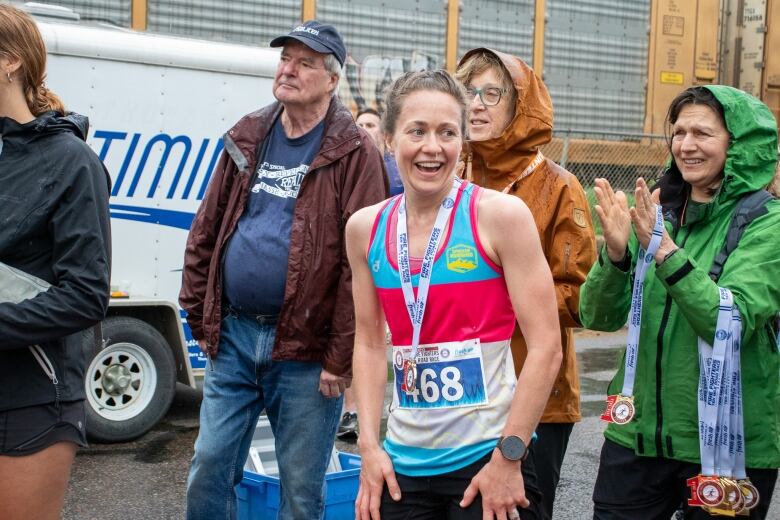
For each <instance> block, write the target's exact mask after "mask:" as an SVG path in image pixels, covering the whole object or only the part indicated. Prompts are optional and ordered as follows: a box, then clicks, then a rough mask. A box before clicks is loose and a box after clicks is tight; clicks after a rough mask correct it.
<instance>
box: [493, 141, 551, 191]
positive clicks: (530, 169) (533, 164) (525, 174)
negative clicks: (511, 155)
mask: <svg viewBox="0 0 780 520" xmlns="http://www.w3.org/2000/svg"><path fill="white" fill-rule="evenodd" d="M542 161H544V155H542V151H541V150H537V152H536V157H534V160H533V161H531V164H529V165H528V166H526V168H525V170H523V172H522V173H521V174H520V175H518V176H517V178H516V179H515V180H513V181H512V182H510V183H509V184H507V185H506V188H504V189H503V190H501V193H509V190H510V189H512V186H514V185H515V184H517V183H518V182H520V181H521V180H522V179H525V178H526V177H528V176H529V175H531V174H532V173H533V171H534V170H535V169H537V168H538V167H539V165H540V164H542Z"/></svg>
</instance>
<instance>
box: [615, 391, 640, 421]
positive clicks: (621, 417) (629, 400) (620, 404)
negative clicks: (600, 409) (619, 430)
mask: <svg viewBox="0 0 780 520" xmlns="http://www.w3.org/2000/svg"><path fill="white" fill-rule="evenodd" d="M634 411H635V408H634V398H633V397H626V396H623V395H621V396H618V398H617V400H616V401H615V404H614V405H613V406H612V410H611V412H612V413H611V416H612V422H613V423H615V424H627V423H629V422H631V419H633V418H634Z"/></svg>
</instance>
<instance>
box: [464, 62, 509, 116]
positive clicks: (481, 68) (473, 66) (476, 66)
mask: <svg viewBox="0 0 780 520" xmlns="http://www.w3.org/2000/svg"><path fill="white" fill-rule="evenodd" d="M489 69H493V70H494V71H495V73H496V76H498V80H499V81H500V82H501V86H502V87H503V88H504V89H506V91H507V94H508V96H509V100H510V106H511V107H512V109H514V106H515V103H516V102H517V91H516V90H515V85H514V83H513V82H512V78H511V77H510V75H509V71H508V70H506V67H504V64H503V63H501V59H500V58H499V57H498V56H496V55H495V54H493V53H492V52H490V51H487V50H480V51H476V52H474V54H472V55H471V56H469V57H468V58H467V59H466V61H464V62H463V63H461V65H460V66H459V67H458V70H457V71H455V79H457V80H458V81H460V82H461V83H462V84H463V85H468V83H469V81H471V78H472V77H474V76H477V75H479V74H482V73H483V72H485V71H486V70H489Z"/></svg>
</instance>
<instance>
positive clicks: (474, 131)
mask: <svg viewBox="0 0 780 520" xmlns="http://www.w3.org/2000/svg"><path fill="white" fill-rule="evenodd" d="M456 77H457V78H458V80H460V81H461V82H462V83H463V84H464V85H465V86H466V89H467V91H468V93H469V95H470V102H471V105H470V111H469V147H468V150H467V151H466V152H465V153H464V162H465V168H464V170H463V175H464V176H465V177H466V178H468V179H469V180H471V181H472V182H474V183H476V184H478V185H480V186H484V187H486V188H491V189H494V190H497V191H503V192H505V193H510V194H513V195H516V196H518V197H520V198H521V199H523V201H524V202H525V203H526V205H528V208H529V209H530V210H531V213H532V214H533V216H534V220H535V222H536V227H537V229H538V231H539V237H540V238H541V242H542V249H543V251H544V255H545V257H546V258H547V262H548V264H549V266H550V270H551V271H552V275H553V279H554V281H555V292H556V296H557V300H558V317H559V320H560V328H561V343H562V346H563V363H562V364H561V369H560V372H559V374H558V377H557V379H556V381H555V386H554V387H553V390H552V393H551V395H550V397H549V400H548V402H547V406H546V408H545V411H544V415H543V416H542V419H541V422H540V424H539V426H538V428H537V430H536V432H537V435H538V438H537V441H536V442H535V443H534V445H533V446H532V447H531V456H533V457H534V464H535V466H536V468H537V471H538V474H539V475H538V476H539V487H540V488H541V490H542V493H543V504H542V510H543V511H544V514H545V517H546V518H551V517H552V508H553V503H554V501H555V488H556V487H557V485H558V479H559V476H560V468H561V464H562V462H563V457H564V454H565V452H566V446H567V444H568V441H569V435H570V434H571V431H572V428H573V427H574V423H575V422H578V421H579V420H580V418H581V416H580V382H579V375H578V373H577V358H576V355H575V351H574V341H573V337H572V330H571V329H572V327H579V326H580V318H579V314H578V307H579V291H580V285H581V284H582V283H583V282H584V281H585V277H586V276H587V274H588V271H589V270H590V267H591V265H593V262H594V261H595V260H596V242H595V238H594V234H593V225H592V220H591V215H590V210H589V208H588V202H587V198H586V196H585V191H584V190H583V189H582V186H581V185H580V183H579V181H578V180H577V178H576V177H575V176H574V175H572V174H571V173H570V172H568V171H566V170H565V169H564V168H561V167H560V166H558V165H557V164H555V163H554V162H553V161H551V160H550V159H547V158H546V157H544V155H542V153H541V151H539V147H540V146H542V145H544V144H546V143H548V142H550V140H551V139H552V125H553V107H552V101H551V100H550V95H549V93H548V92H547V87H545V85H544V83H542V81H541V79H539V78H538V77H537V76H536V75H535V74H534V71H533V70H532V69H531V68H530V67H529V66H528V65H526V64H525V63H524V62H523V61H522V60H520V59H519V58H516V57H514V56H510V55H508V54H504V53H501V52H498V51H494V50H491V49H473V50H471V51H469V52H467V53H466V54H465V55H464V56H463V58H462V59H461V61H460V63H459V65H458V71H457V73H456ZM526 352H527V347H526V343H525V339H524V338H523V336H522V334H521V333H520V329H519V327H516V328H515V333H514V336H513V337H512V356H513V359H514V363H515V372H516V373H517V374H519V373H520V370H521V369H522V367H523V363H524V362H525V358H526Z"/></svg>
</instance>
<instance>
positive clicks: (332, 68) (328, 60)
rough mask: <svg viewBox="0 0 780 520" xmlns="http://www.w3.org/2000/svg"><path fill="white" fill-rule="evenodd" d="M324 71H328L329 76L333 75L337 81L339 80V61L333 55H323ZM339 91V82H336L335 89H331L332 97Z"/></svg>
mask: <svg viewBox="0 0 780 520" xmlns="http://www.w3.org/2000/svg"><path fill="white" fill-rule="evenodd" d="M325 70H326V71H328V73H330V74H335V75H336V76H337V77H338V79H339V80H340V79H341V64H340V63H339V60H338V59H337V58H336V55H335V54H326V55H325ZM338 91H339V82H338V81H336V88H334V89H333V92H331V94H333V95H334V96H335V95H337V92H338Z"/></svg>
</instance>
